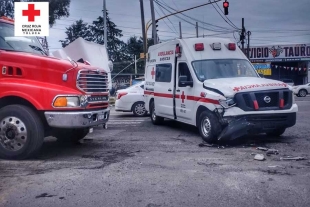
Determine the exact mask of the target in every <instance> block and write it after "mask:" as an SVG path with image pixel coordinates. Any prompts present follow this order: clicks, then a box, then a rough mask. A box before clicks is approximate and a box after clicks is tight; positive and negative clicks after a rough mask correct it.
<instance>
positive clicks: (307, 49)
mask: <svg viewBox="0 0 310 207" xmlns="http://www.w3.org/2000/svg"><path fill="white" fill-rule="evenodd" d="M246 52H247V50H246V49H245V53H246ZM249 59H250V60H251V61H252V62H267V61H268V62H275V61H276V62H283V61H301V60H310V44H298V45H271V46H259V47H250V57H249Z"/></svg>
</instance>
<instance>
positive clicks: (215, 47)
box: [211, 42, 222, 50]
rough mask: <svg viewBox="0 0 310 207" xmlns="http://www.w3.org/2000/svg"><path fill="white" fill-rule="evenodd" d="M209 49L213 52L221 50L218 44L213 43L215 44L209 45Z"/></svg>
mask: <svg viewBox="0 0 310 207" xmlns="http://www.w3.org/2000/svg"><path fill="white" fill-rule="evenodd" d="M211 48H212V49H213V50H221V49H222V48H221V43H220V42H215V43H213V44H211Z"/></svg>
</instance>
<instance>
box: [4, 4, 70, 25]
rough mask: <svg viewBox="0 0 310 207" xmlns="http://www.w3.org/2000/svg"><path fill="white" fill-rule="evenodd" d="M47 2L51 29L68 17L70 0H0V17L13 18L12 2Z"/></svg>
mask: <svg viewBox="0 0 310 207" xmlns="http://www.w3.org/2000/svg"><path fill="white" fill-rule="evenodd" d="M46 1H48V2H49V24H50V27H52V26H53V25H54V24H55V23H56V20H58V19H60V18H61V17H69V7H70V2H71V0H0V16H7V17H10V18H14V2H46Z"/></svg>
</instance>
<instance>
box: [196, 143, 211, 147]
mask: <svg viewBox="0 0 310 207" xmlns="http://www.w3.org/2000/svg"><path fill="white" fill-rule="evenodd" d="M198 146H199V147H214V146H213V144H208V143H200V144H199V145H198Z"/></svg>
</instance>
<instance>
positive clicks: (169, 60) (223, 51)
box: [144, 38, 298, 143]
mask: <svg viewBox="0 0 310 207" xmlns="http://www.w3.org/2000/svg"><path fill="white" fill-rule="evenodd" d="M144 96H145V108H146V110H147V111H149V112H150V114H151V120H152V122H153V124H161V123H162V122H163V121H164V118H167V119H172V120H175V121H179V122H183V123H186V124H190V125H193V126H196V127H198V129H199V132H200V135H201V137H202V139H203V140H205V141H206V142H210V143H211V142H215V141H217V140H228V139H235V138H238V137H241V136H244V135H247V134H258V133H267V135H272V136H281V135H282V134H283V133H284V132H285V129H286V128H288V127H292V126H294V125H295V123H296V112H297V111H298V106H297V105H296V103H295V100H294V96H293V92H292V90H291V89H290V88H289V86H288V85H287V84H286V83H283V82H280V81H276V80H271V79H266V78H262V77H261V76H260V75H259V74H258V73H257V72H256V70H255V68H254V67H253V65H252V64H251V63H250V62H249V60H248V59H247V57H246V56H245V55H244V54H243V52H242V51H241V50H240V49H239V48H238V47H237V46H236V44H235V43H234V42H232V41H231V40H229V39H224V38H190V39H177V40H173V41H169V42H164V43H161V44H157V45H154V46H151V47H150V48H149V51H148V60H147V64H146V68H145V87H144Z"/></svg>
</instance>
